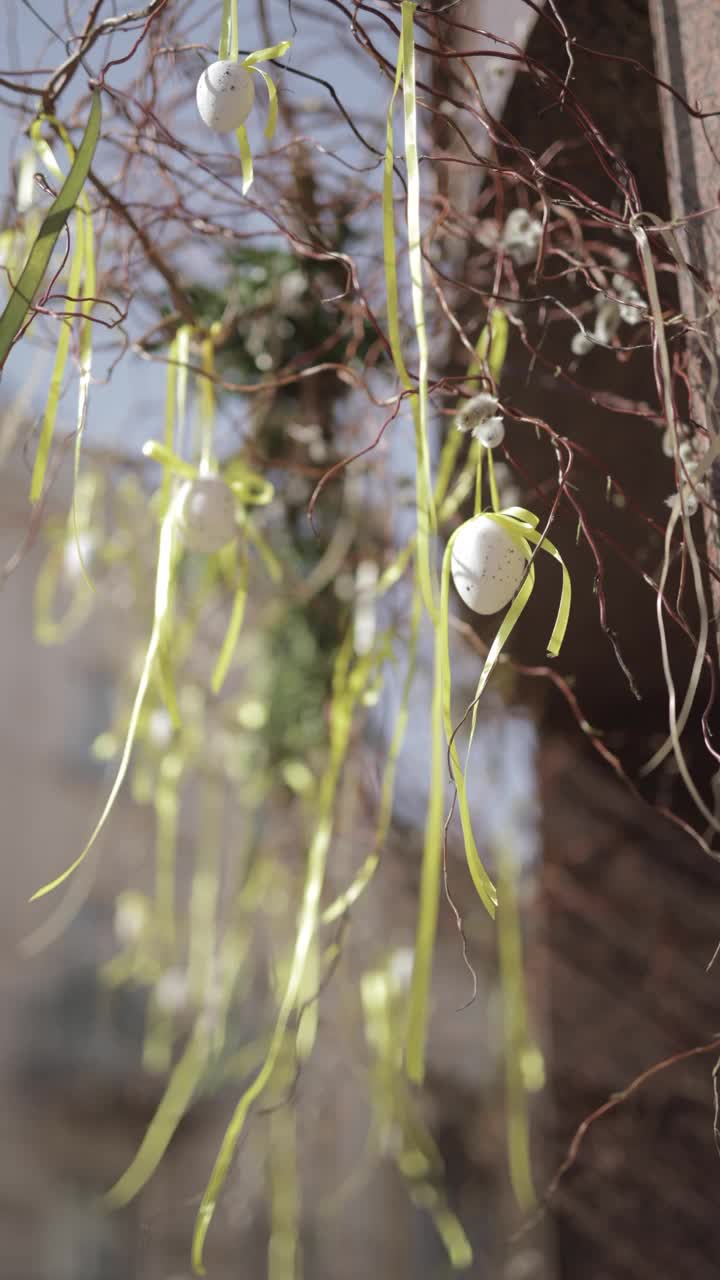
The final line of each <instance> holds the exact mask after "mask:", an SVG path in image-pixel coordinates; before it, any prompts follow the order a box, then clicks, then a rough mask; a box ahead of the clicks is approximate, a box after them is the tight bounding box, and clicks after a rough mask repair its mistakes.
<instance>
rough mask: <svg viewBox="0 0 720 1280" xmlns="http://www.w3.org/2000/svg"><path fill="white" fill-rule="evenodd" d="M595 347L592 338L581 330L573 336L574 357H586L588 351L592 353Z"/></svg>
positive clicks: (572, 349) (572, 348) (571, 347)
mask: <svg viewBox="0 0 720 1280" xmlns="http://www.w3.org/2000/svg"><path fill="white" fill-rule="evenodd" d="M594 345H595V344H594V342H593V340H592V338H591V337H590V336H589V335H588V334H587V333H583V332H582V330H581V331H580V332H579V333H574V334H573V336H572V341H571V343H570V350H571V351H572V353H573V355H574V356H586V355H587V353H588V351H592V349H593V347H594Z"/></svg>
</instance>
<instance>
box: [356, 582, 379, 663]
mask: <svg viewBox="0 0 720 1280" xmlns="http://www.w3.org/2000/svg"><path fill="white" fill-rule="evenodd" d="M379 576H380V571H379V569H378V566H377V564H376V562H375V561H374V560H361V561H360V563H359V565H358V567H357V571H356V573H355V592H356V595H355V619H354V627H353V642H354V646H355V652H356V654H358V656H360V657H362V656H363V655H364V654H366V653H369V652H370V650H371V649H372V647H373V644H374V643H375V630H376V613H375V589H376V587H377V582H378V578H379Z"/></svg>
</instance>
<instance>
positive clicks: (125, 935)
mask: <svg viewBox="0 0 720 1280" xmlns="http://www.w3.org/2000/svg"><path fill="white" fill-rule="evenodd" d="M147 917H148V908H147V902H146V901H145V899H144V898H143V897H142V896H141V895H140V894H139V893H128V894H121V895H120V897H119V898H118V900H117V902H116V904H115V920H114V928H115V937H116V938H117V940H118V942H121V943H123V944H124V945H125V946H128V945H129V944H130V943H131V942H136V941H137V939H138V938H139V937H140V934H141V933H142V931H143V929H144V928H145V923H146V921H147Z"/></svg>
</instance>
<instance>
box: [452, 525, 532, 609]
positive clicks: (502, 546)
mask: <svg viewBox="0 0 720 1280" xmlns="http://www.w3.org/2000/svg"><path fill="white" fill-rule="evenodd" d="M526 565H527V561H526V559H525V557H524V555H523V553H522V551H521V550H520V548H519V547H517V546H516V544H515V543H514V542H513V540H512V538H511V537H510V534H509V533H508V532H507V531H506V530H505V529H503V528H502V526H501V525H499V524H498V523H497V522H496V521H495V520H493V519H491V517H490V516H475V517H474V519H472V520H468V521H467V522H466V524H464V525H462V527H461V528H460V529H459V530H458V532H457V534H456V536H455V541H454V542H453V548H452V555H451V558H450V572H451V574H452V580H453V582H454V584H455V589H456V591H457V592H458V594H459V595H460V596H461V598H462V599H463V600H464V601H465V604H466V605H467V606H468V608H469V609H472V611H473V613H482V614H490V613H497V612H498V611H499V610H500V609H504V608H505V606H506V605H507V604H509V603H510V601H511V600H512V598H513V596H514V595H515V592H516V591H517V589H518V587H519V586H520V583H521V581H522V577H523V574H524V572H525V567H526Z"/></svg>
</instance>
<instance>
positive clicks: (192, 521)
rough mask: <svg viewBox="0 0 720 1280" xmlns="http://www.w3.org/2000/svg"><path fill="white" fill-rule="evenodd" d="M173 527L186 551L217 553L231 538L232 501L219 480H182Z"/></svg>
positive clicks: (233, 531) (201, 477)
mask: <svg viewBox="0 0 720 1280" xmlns="http://www.w3.org/2000/svg"><path fill="white" fill-rule="evenodd" d="M177 503H178V517H177V527H178V532H179V534H180V537H181V538H182V540H183V542H184V543H185V546H186V547H187V548H188V550H189V551H205V552H213V551H220V550H222V548H223V547H225V546H227V544H228V542H232V540H233V538H234V537H235V533H236V528H235V498H234V495H233V492H232V489H230V487H229V486H228V485H227V484H226V483H225V481H224V480H222V479H221V478H220V476H198V477H197V479H196V480H186V481H185V483H184V485H183V486H182V488H181V490H180V492H179V494H178V497H177Z"/></svg>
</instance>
